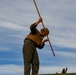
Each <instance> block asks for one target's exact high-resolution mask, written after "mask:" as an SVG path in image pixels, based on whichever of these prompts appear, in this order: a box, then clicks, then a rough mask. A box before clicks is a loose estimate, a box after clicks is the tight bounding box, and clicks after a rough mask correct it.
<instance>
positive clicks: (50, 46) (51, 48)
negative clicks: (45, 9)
mask: <svg viewBox="0 0 76 75" xmlns="http://www.w3.org/2000/svg"><path fill="white" fill-rule="evenodd" d="M33 2H34V5H35V7H36V10H37V13H38V15H39V17H41V15H40V12H39V10H38V7H37V4H36V1H35V0H33ZM42 26H43V27H44V28H45V26H44V23H43V21H42ZM47 39H48V40H49V37H48V36H47ZM48 42H49V45H50V47H51V50H52V53H53V55H54V56H55V53H54V50H53V47H52V45H51V42H50V40H49V41H48Z"/></svg>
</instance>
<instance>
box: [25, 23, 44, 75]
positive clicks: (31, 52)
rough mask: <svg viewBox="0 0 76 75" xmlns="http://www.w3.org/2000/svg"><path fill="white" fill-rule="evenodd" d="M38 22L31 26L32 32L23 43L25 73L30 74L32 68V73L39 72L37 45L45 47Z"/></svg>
mask: <svg viewBox="0 0 76 75" xmlns="http://www.w3.org/2000/svg"><path fill="white" fill-rule="evenodd" d="M36 26H37V25H36V23H34V24H32V25H31V26H30V30H31V32H30V34H29V35H28V36H27V37H26V38H25V40H24V45H23V58H24V75H30V70H31V68H32V75H34V74H38V70H39V58H38V53H37V51H36V47H38V48H40V49H41V48H43V47H44V44H42V40H43V38H42V37H41V35H40V33H39V31H38V30H37V29H36Z"/></svg>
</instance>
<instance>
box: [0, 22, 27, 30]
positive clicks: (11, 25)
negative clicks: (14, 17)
mask: <svg viewBox="0 0 76 75" xmlns="http://www.w3.org/2000/svg"><path fill="white" fill-rule="evenodd" d="M0 27H4V28H7V29H10V30H15V31H17V30H18V31H19V30H20V31H22V30H24V29H25V28H24V27H22V26H20V25H17V24H15V23H12V22H7V21H1V22H0ZM26 30H27V28H26Z"/></svg>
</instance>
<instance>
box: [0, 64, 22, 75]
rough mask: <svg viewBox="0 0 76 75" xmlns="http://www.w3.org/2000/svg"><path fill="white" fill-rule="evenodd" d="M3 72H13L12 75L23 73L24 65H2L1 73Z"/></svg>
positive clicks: (0, 67)
mask: <svg viewBox="0 0 76 75" xmlns="http://www.w3.org/2000/svg"><path fill="white" fill-rule="evenodd" d="M3 74H6V75H7V74H9V75H10V74H11V75H22V74H23V66H18V65H14V64H12V65H0V75H3Z"/></svg>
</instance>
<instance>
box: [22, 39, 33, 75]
mask: <svg viewBox="0 0 76 75" xmlns="http://www.w3.org/2000/svg"><path fill="white" fill-rule="evenodd" d="M32 53H33V50H32V48H31V43H30V41H28V40H27V41H26V42H25V44H24V46H23V58H24V75H30V69H31V60H32Z"/></svg>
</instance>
